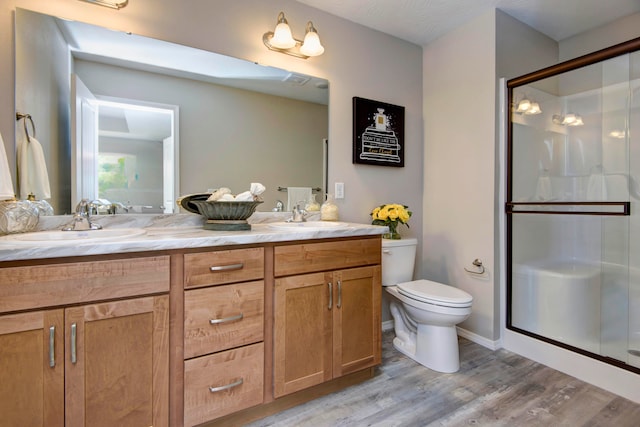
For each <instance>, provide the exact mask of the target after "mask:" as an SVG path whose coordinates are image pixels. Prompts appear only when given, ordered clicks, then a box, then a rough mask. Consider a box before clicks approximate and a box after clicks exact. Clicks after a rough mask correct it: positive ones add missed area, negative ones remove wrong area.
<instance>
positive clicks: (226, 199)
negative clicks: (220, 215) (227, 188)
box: [217, 193, 236, 202]
mask: <svg viewBox="0 0 640 427" xmlns="http://www.w3.org/2000/svg"><path fill="white" fill-rule="evenodd" d="M235 200H236V198H235V197H233V194H229V193H227V194H223V195H222V196H221V197H220V198H219V199H218V200H217V201H218V202H234V201H235Z"/></svg>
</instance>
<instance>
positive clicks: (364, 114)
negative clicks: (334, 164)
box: [352, 96, 405, 168]
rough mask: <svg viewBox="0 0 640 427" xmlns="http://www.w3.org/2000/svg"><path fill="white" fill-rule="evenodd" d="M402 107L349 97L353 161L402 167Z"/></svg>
mask: <svg viewBox="0 0 640 427" xmlns="http://www.w3.org/2000/svg"><path fill="white" fill-rule="evenodd" d="M404 151H405V150H404V107H401V106H399V105H393V104H387V103H386V102H380V101H374V100H371V99H365V98H360V97H357V96H354V97H353V159H352V162H353V163H359V164H367V165H377V166H392V167H399V168H402V167H404Z"/></svg>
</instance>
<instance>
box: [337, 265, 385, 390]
mask: <svg viewBox="0 0 640 427" xmlns="http://www.w3.org/2000/svg"><path fill="white" fill-rule="evenodd" d="M333 282H334V286H335V287H336V290H335V292H334V293H336V294H337V298H335V300H336V301H335V304H336V307H335V308H334V310H333V377H334V378H336V377H339V376H341V375H345V374H348V373H350V372H355V371H358V370H361V369H364V368H367V367H370V366H375V365H378V364H380V362H381V352H382V350H381V334H382V324H381V319H380V313H381V307H380V294H381V292H382V287H381V285H380V267H379V266H375V267H362V268H352V269H348V270H341V271H337V272H335V273H334V274H333Z"/></svg>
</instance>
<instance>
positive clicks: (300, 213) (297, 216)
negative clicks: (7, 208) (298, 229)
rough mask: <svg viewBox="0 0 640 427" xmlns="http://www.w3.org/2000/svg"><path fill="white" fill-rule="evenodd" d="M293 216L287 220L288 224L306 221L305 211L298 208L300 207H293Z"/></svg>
mask: <svg viewBox="0 0 640 427" xmlns="http://www.w3.org/2000/svg"><path fill="white" fill-rule="evenodd" d="M292 214H293V216H292V217H291V218H290V219H289V222H304V221H306V220H307V211H306V210H304V209H302V208H300V205H295V206H294V207H293V211H292Z"/></svg>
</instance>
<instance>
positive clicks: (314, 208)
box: [304, 194, 320, 212]
mask: <svg viewBox="0 0 640 427" xmlns="http://www.w3.org/2000/svg"><path fill="white" fill-rule="evenodd" d="M304 210H305V211H307V212H318V211H319V210H320V204H319V203H318V202H317V201H316V195H315V194H312V195H310V196H309V200H308V201H307V204H306V205H305V207H304Z"/></svg>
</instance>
